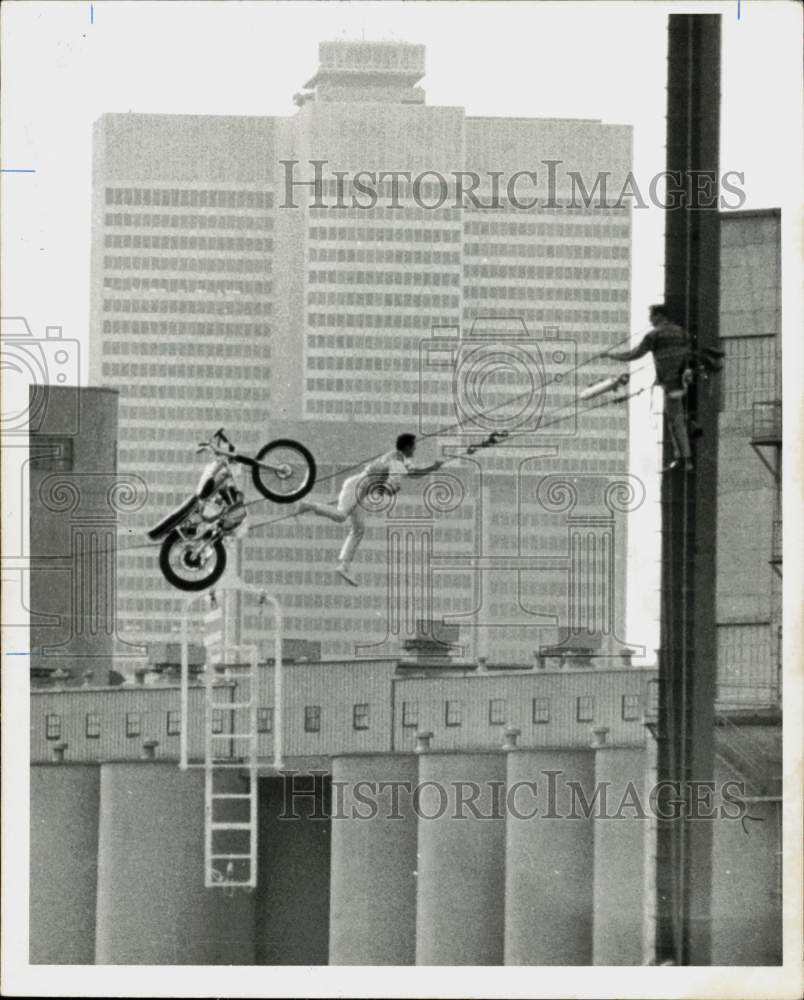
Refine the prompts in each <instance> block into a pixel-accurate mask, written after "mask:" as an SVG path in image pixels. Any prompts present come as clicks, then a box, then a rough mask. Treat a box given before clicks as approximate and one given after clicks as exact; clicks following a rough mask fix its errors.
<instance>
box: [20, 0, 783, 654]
mask: <svg viewBox="0 0 804 1000" xmlns="http://www.w3.org/2000/svg"><path fill="white" fill-rule="evenodd" d="M737 8H738V5H737V2H736V0H734V2H725V3H720V4H707V3H697V4H661V3H651V4H648V3H644V4H642V3H617V4H606V3H591V2H588V3H581V4H575V3H559V4H553V3H512V4H509V3H502V2H499V3H460V4H459V3H454V2H445V3H414V2H410V3H392V2H383V3H312V4H310V3H292V4H286V3H172V2H155V3H150V2H137V3H118V2H115V3H107V2H96V3H94V5H93V13H92V15H91V5H90V3H89V2H84V0H75V2H71V3H59V2H48V3H39V2H15V0H12V2H7V3H4V4H3V6H2V28H3V32H2V57H3V58H2V95H1V99H2V125H3V146H2V166H3V168H5V169H22V168H28V169H33V170H35V171H36V172H35V173H33V174H28V173H4V174H3V175H2V235H3V240H2V306H3V308H2V312H3V315H5V316H9V315H11V316H14V315H22V316H25V317H26V318H27V319H28V322H29V324H30V326H31V328H32V329H33V331H34V334H35V335H41V334H42V333H43V332H44V328H45V326H46V325H61V326H62V327H63V329H64V336H65V337H68V338H75V339H77V340H78V341H79V342H81V344H82V345H86V338H87V331H88V315H89V250H90V242H89V239H90V229H89V221H90V189H91V127H92V123H93V122H94V121H95V120H96V119H97V118H98V117H99V116H100V115H101V114H102V113H103V112H106V111H117V112H126V111H134V112H164V113H171V112H172V113H196V114H235V115H239V114H243V115H289V114H292V113H293V111H294V106H293V104H292V100H291V98H292V95H293V93H294V92H295V91H296V90H298V89H300V87H301V86H302V84H303V83H304V82H305V81H306V80H307V79H308V78H309V76H310V75H311V74H312V72H313V71H314V70H315V68H316V65H317V49H318V43H319V41H321V40H324V39H331V38H339V37H345V38H360V37H363V36H364V37H365V38H367V39H380V38H386V39H400V40H407V41H415V42H422V43H424V44H425V45H426V46H427V73H426V76H425V78H424V81H423V86H424V88H425V91H426V94H427V101H428V103H429V104H442V105H462V106H464V107H465V108H466V111H467V113H468V114H470V115H510V116H529V117H541V116H543V117H578V118H600V119H602V120H603V121H606V122H613V123H625V124H631V125H633V126H634V169H635V174H636V177H637V180H638V182H639V184H640V187H641V188H643V190H644V189H645V188H646V187H647V184H648V182H649V180H650V178H651V177H652V176H653V175H654V174H655V173H657V172H659V171H661V170H662V169H663V166H664V124H665V123H664V115H665V71H666V65H665V59H666V18H667V13H668V11H670V10H673V11H676V12H682V11H685V10H689V11H694V12H696V13H703V12H705V11H709V10H711V11H719V12H720V13H722V15H723V81H722V92H723V106H722V114H723V126H722V153H721V167H722V170H723V171H726V170H737V171H743V172H744V173H745V190H746V194H747V201H746V204H745V206H744V207H745V208H760V207H768V206H779V205H782V204H783V202H784V199H785V198H786V197H788V195H786V194H785V192H791V191H792V192H795V191H796V184H797V178H798V171H799V168H800V160H799V159H798V158H797V155H796V154H795V153H794V155H793V156H791V155H790V152H789V150H790V143H791V138H792V139H795V136H796V135H798V117H797V114H798V112H797V110H796V109H797V108H798V107H800V104H799V103H798V102H800V97H799V93H800V70H799V67H800V44H801V43H800V36H801V16H800V9H799V7H798V5H797V4H795V3H774V2H761V3H760V2H752V0H743V2H742V3H741V5H740V19H739V20H738V18H737ZM91 16H93V17H94V23H91V20H90V19H91ZM790 101H795V102H797V103H796V105H795V107H791V106H790V103H789V102H790ZM791 121H792V122H793V123H794V126H793V127H792V128H791ZM791 132H792V135H791ZM793 148H794V149H795V148H796V147H795V145H794V147H793ZM537 159H538V157H537ZM523 166H527V165H525V164H523ZM797 208H798V206H797V203H796V209H797ZM662 231H663V218H662V212H661V211H660V210H658V209H652V210H648V211H635V212H634V247H633V295H632V330H634V331H635V332H636V331H637V330H641V329H643V328H644V327H645V325H646V320H645V307H646V306H647V305H648V304H649V303H650V302H652V301H655V300H657V299H661V297H662V293H663V280H664V279H663V272H662V250H663V247H662ZM86 353H87V352H86V349H85V348H84V350H83V351H82V354H83V357H82V359H81V360H82V365H81V368H82V372H83V373H85V372H86ZM657 433H658V420H657V418H656V417H655V416H652V415H651V414H650V412H649V410H648V400H647V399H646V397H640V399H639V400H638V401H637V402H636V403H635V404H634V406H633V412H632V437H633V445H632V451H633V455H632V459H633V461H632V471H633V472H635V473H636V474H638V475H640V476H641V477H642V478H643V480H644V481H645V482H646V485H647V486H648V502H647V503H646V504H645V506H644V507H643V509H642V510H641V511H639V512H637V513H635V514H632V515H631V516H630V521H629V531H630V537H631V541H632V543H633V544H632V545H631V546H630V553H631V554H630V563H631V565H630V570H631V572H630V573H629V579H630V582H631V587H630V590H629V626H628V629H627V633H628V634H627V636H625V637H623V638H626V639H627V640H628V641H630V642H633V643H637V644H644V645H646V646H647V647H648V648H649V649H652V648H654V647H655V646H656V644H657V639H658V630H657V626H656V619H657V614H658V594H657V588H658V568H657V566H658V564H657V559H658V531H657V529H658V505H657V504H656V503H655V501H656V499H657V487H658V482H657V477H656V472H655V468H656V459H657V455H658V447H657V444H656V441H657ZM308 444H310V446H311V447H312V448H313V451H315V442H314V441H313V442H308Z"/></svg>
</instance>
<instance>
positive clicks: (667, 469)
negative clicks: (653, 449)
mask: <svg viewBox="0 0 804 1000" xmlns="http://www.w3.org/2000/svg"><path fill="white" fill-rule="evenodd" d="M680 464H681V459H680V458H674V459H673V461H672V462H671V463H670V464H669V465H665V467H664V468H663V469H662V472H670V470H671V469H676V468H678V466H679V465H680ZM693 469H694V466H693V464H692V459H691V458H688V459H685V461H684V471H685V472H692V470H693Z"/></svg>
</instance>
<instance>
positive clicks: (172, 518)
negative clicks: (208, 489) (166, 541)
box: [148, 496, 198, 542]
mask: <svg viewBox="0 0 804 1000" xmlns="http://www.w3.org/2000/svg"><path fill="white" fill-rule="evenodd" d="M197 502H198V501H197V498H196V497H195V496H190V497H188V498H187V499H186V500H185V501H184V503H182V504H179V506H178V507H177V508H176V509H175V510H174V511H172V512H171V513H170V514H168V515H167V517H163V518H162V520H161V521H160V522H159V524H157V525H156V526H155V527H153V528H151V530H150V531H149V532H148V537H149V538H150V539H151V541H152V542H157V541H159V539H160V538H164V536H165V535H166V534H167V533H168V532H169V531H171V530H172V529H173V528H175V527H176V525H177V524H180V523H181V522H182V521H183V520H184V518H185V517H187V515H188V514H189V513H190V511H191V510H192V509H193V507H195V505H196V503H197Z"/></svg>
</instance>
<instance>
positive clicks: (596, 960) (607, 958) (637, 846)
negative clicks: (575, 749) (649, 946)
mask: <svg viewBox="0 0 804 1000" xmlns="http://www.w3.org/2000/svg"><path fill="white" fill-rule="evenodd" d="M594 755H595V782H596V784H597V785H598V787H599V788H601V796H602V794H603V789H605V793H606V809H605V813H606V815H599V816H597V817H596V819H595V820H594V833H595V876H594V953H593V964H594V965H640V964H641V963H642V961H643V958H644V955H643V947H642V944H643V939H644V925H645V919H646V910H645V878H644V871H645V869H644V865H645V838H646V836H647V835H648V833H649V828H650V821H649V808H650V806H649V802H648V797H647V791H648V790H647V789H646V787H645V786H646V775H647V773H648V772H647V757H646V752H645V750H644V748H643V747H610V746H607V745H605V744H604V745H602V746H600V747H599V748H598V749H596V750H595V751H594ZM601 802H602V799H601ZM600 812H601V814H602V813H603V812H604V810H603V806H602V804H601V808H600Z"/></svg>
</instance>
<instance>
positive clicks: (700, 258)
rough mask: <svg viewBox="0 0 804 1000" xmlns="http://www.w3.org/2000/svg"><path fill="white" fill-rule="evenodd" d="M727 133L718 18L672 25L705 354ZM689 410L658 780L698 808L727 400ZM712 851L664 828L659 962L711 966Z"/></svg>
mask: <svg viewBox="0 0 804 1000" xmlns="http://www.w3.org/2000/svg"><path fill="white" fill-rule="evenodd" d="M719 126H720V17H719V16H718V15H708V14H707V15H698V14H695V15H689V14H678V15H671V16H670V19H669V39H668V86H667V170H668V171H671V172H675V173H677V174H680V175H681V176H682V177H683V187H684V190H685V193H686V197H685V199H684V202H683V204H679V205H677V206H676V207H674V208H669V209H668V211H667V217H666V229H665V301H666V303H667V305H668V307H669V311H670V313H671V315H672V316H673V318H674V319H675V321H676V322H678V323H680V324H681V325H683V326H684V327H686V329H687V330H688V331H689V333H690V334H691V336H692V339H693V343H694V344H695V346H696V347H698V348H702V347H707V346H709V347H717V346H718V338H719V331H718V314H719V280H720V278H719V276H720V259H719V257H720V253H719V251H720V233H719V217H718V196H719V190H718V177H719V141H720V127H719ZM687 402H688V411H689V414H690V417H691V419H693V420H695V422H696V423H697V424H698V425H699V426H700V427H701V428H702V430H703V437H702V438H701V439H700V440H699V441H698V442H697V444H696V446H695V456H694V457H695V468H694V471H693V472H685V471H684V469H683V468H681V467H680V466H679V467H677V468H676V469H674V470H672V471H671V472H668V473H665V475H664V477H663V483H662V540H663V541H662V547H663V553H662V620H661V659H660V682H661V684H660V692H661V695H660V706H659V730H658V735H659V747H658V769H659V775H658V777H659V780H660V781H669V782H673V783H674V784H676V783H677V784H676V787H677V788H680V790H681V794H680V796H679V798H681V799H682V800H686V801H689V800H690V794H691V793H690V788H689V782H691V781H712V780H713V777H714V698H715V682H716V672H717V646H716V628H715V540H716V537H717V452H718V443H717V432H718V399H717V396H716V394H715V393H714V392H712V391H709V392H707V389H706V388H705V387H704V388H701V387H698V386H695V385H693V387H692V388H691V390H690V393H689V396H688V401H687ZM668 437H669V435H665V455H664V458H665V465H667V464H669V461H670V458H671V455H670V444H669V441H668ZM711 846H712V828H711V823H709V822H707V821H701V820H698V821H695V820H693V821H689V820H687V819H680V820H668V821H663V822H660V824H659V829H658V843H657V871H656V876H657V900H658V912H657V940H656V945H657V958H658V959H659V960H669V961H672V962H675V963H676V964H680V965H706V964H708V963H709V962H710V926H709V920H710V897H711V870H712V863H711Z"/></svg>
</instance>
